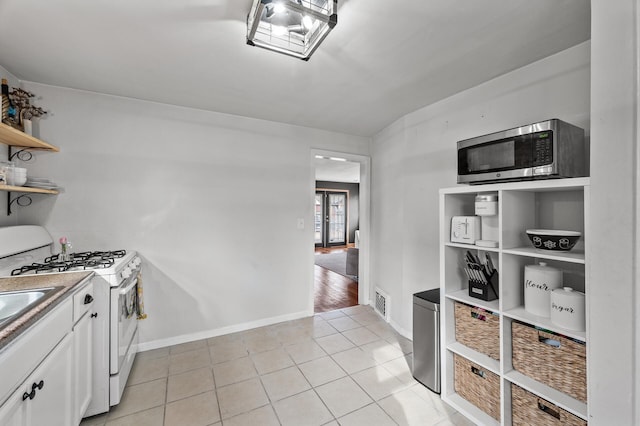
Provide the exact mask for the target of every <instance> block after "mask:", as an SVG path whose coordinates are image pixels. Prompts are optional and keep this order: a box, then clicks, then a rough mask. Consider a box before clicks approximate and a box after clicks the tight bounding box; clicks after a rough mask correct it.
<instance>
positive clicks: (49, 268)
mask: <svg viewBox="0 0 640 426" xmlns="http://www.w3.org/2000/svg"><path fill="white" fill-rule="evenodd" d="M126 254H127V252H126V251H125V250H115V251H87V252H80V253H73V254H71V256H70V257H71V260H67V261H63V260H59V258H60V256H59V255H57V254H54V255H53V256H49V257H47V258H46V259H45V260H44V263H32V264H31V265H25V266H22V267H21V268H17V269H14V270H13V271H11V275H12V276H16V275H24V274H28V273H35V274H42V273H50V272H65V271H70V270H77V269H85V270H86V269H106V268H110V267H111V266H113V265H114V263H115V259H119V258H121V257H124V255H126Z"/></svg>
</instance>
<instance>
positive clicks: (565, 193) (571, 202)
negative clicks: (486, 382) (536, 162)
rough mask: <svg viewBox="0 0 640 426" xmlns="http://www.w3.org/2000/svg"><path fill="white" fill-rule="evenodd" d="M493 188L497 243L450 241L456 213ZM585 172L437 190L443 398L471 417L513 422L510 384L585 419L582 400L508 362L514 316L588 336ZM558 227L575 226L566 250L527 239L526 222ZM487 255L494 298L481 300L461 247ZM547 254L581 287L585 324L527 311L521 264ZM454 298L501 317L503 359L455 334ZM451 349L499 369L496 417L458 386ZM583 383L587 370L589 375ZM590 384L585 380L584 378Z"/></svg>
mask: <svg viewBox="0 0 640 426" xmlns="http://www.w3.org/2000/svg"><path fill="white" fill-rule="evenodd" d="M496 192H497V193H498V217H497V224H498V235H497V237H498V247H497V248H487V247H479V246H475V245H468V244H458V243H451V242H450V226H451V218H452V217H453V216H471V215H474V214H475V209H474V205H475V196H476V195H477V194H479V193H496ZM588 205H589V178H577V179H557V180H546V181H531V182H514V183H501V184H491V185H478V186H458V187H455V188H449V189H442V190H440V287H441V294H442V295H443V296H442V306H441V315H442V317H441V323H442V328H441V341H442V345H441V346H442V399H443V400H445V401H446V402H448V403H449V404H451V405H452V406H453V407H454V408H455V409H457V410H458V411H460V412H461V413H462V414H464V415H465V416H466V417H468V418H469V419H471V420H472V421H473V422H475V423H477V424H482V425H498V424H504V425H510V424H511V423H512V422H511V421H512V403H511V402H512V401H511V397H512V393H511V389H512V384H513V385H518V386H519V387H521V388H523V389H526V390H528V391H530V392H532V393H534V394H536V395H538V396H540V397H542V398H544V399H546V400H547V401H549V402H551V403H553V404H555V405H556V406H557V407H559V408H561V409H563V410H566V411H567V412H569V413H571V414H573V415H575V416H577V417H579V418H580V419H584V420H586V419H587V418H588V409H587V404H586V403H584V402H582V401H579V400H577V399H575V398H572V397H571V396H569V395H566V394H564V393H562V392H560V391H557V390H555V389H552V388H550V387H549V386H547V385H545V384H543V383H539V382H538V381H536V380H534V379H532V378H529V377H527V376H525V375H523V374H521V373H519V372H518V371H516V370H515V369H514V368H513V364H512V337H511V333H512V323H513V322H514V321H518V322H522V323H525V324H528V325H531V326H536V327H539V328H542V329H546V330H550V331H553V332H555V333H558V334H561V335H564V336H567V337H570V338H572V339H575V340H577V341H579V342H583V343H587V342H588V334H589V328H588V326H589V324H588V323H589V321H588V313H589V312H588V306H589V279H588V273H587V269H586V264H587V259H586V258H585V246H586V244H588V243H589V235H588V229H589V226H588V220H589V218H588V215H587V209H585V206H587V207H588ZM531 228H534V229H563V230H573V231H580V232H581V233H582V237H581V239H580V241H579V242H578V244H577V245H576V246H575V247H574V248H573V249H572V250H571V251H568V252H560V251H547V250H537V249H534V248H533V247H532V246H531V243H530V242H529V240H528V238H527V236H526V234H525V230H526V229H531ZM467 250H469V251H471V252H472V253H473V254H476V255H479V257H480V258H484V257H485V256H486V255H488V256H490V258H491V260H492V262H493V263H494V265H495V266H496V268H497V270H498V273H499V279H498V285H499V288H498V294H499V298H498V299H497V300H493V301H484V300H481V299H478V298H475V297H470V296H469V288H468V277H467V276H466V275H465V272H464V270H463V267H464V265H465V262H464V257H465V253H466V251H467ZM539 261H544V262H546V263H547V264H549V265H550V266H553V267H555V268H558V269H561V270H562V271H563V275H564V283H565V285H569V286H571V287H573V288H574V289H575V290H578V291H581V292H584V293H585V294H586V306H587V329H586V331H572V330H567V329H563V328H561V327H558V326H556V325H555V324H553V323H552V322H551V321H550V320H549V319H548V318H543V317H538V316H534V315H531V314H529V313H528V312H527V311H526V310H525V309H524V286H523V273H524V267H525V265H531V264H534V263H537V262H539ZM455 302H462V303H466V304H468V305H472V306H476V307H480V308H483V309H486V310H489V311H492V312H494V313H495V314H497V315H498V317H499V324H500V338H499V343H498V344H499V346H500V347H499V350H500V357H499V358H500V359H499V360H496V359H493V358H490V357H488V356H487V355H485V354H482V353H480V352H478V351H475V350H474V349H471V348H469V347H467V346H465V345H464V344H462V343H460V342H458V341H456V334H455V316H454V306H455ZM454 354H456V355H460V356H463V357H464V358H466V359H468V360H471V361H472V362H473V363H475V364H477V365H478V366H480V367H482V368H483V369H486V370H488V371H490V372H492V373H495V374H497V375H498V376H499V377H500V416H499V417H500V420H496V419H494V418H493V417H491V416H489V415H487V414H486V413H485V412H484V411H482V410H480V409H478V408H477V407H476V406H475V405H474V404H472V403H470V402H468V401H467V400H465V399H463V398H462V397H460V395H459V394H458V393H457V392H456V391H455V386H454V380H455V377H454V376H455V373H454V370H455V367H454ZM587 384H588V375H587ZM587 387H588V386H587Z"/></svg>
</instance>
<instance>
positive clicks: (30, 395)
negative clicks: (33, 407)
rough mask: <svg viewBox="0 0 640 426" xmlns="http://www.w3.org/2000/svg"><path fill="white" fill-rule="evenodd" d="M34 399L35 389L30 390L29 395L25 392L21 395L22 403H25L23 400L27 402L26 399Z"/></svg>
mask: <svg viewBox="0 0 640 426" xmlns="http://www.w3.org/2000/svg"><path fill="white" fill-rule="evenodd" d="M35 397H36V390H35V389H32V390H31V392H30V393H26V392H25V393H24V394H23V395H22V400H23V401H25V400H27V399H33V398H35Z"/></svg>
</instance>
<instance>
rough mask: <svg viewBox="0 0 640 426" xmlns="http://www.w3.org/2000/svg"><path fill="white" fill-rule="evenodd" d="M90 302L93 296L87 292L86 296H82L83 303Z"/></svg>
mask: <svg viewBox="0 0 640 426" xmlns="http://www.w3.org/2000/svg"><path fill="white" fill-rule="evenodd" d="M91 302H93V296H91V295H90V294H87V295H86V296H84V304H85V305H88V304H89V303H91Z"/></svg>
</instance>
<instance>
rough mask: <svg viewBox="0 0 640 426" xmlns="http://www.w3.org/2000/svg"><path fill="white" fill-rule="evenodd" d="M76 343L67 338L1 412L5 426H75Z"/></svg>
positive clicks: (0, 409) (0, 417)
mask: <svg viewBox="0 0 640 426" xmlns="http://www.w3.org/2000/svg"><path fill="white" fill-rule="evenodd" d="M72 343H73V337H72V336H71V335H70V334H67V335H66V337H65V338H64V339H62V341H61V342H60V343H58V345H57V346H56V347H55V349H54V350H53V351H52V352H51V353H50V354H49V355H48V356H47V357H46V358H45V359H44V361H43V362H42V363H41V364H40V366H38V368H37V369H35V370H34V372H33V373H32V374H31V375H30V376H29V377H28V378H27V379H26V380H25V381H24V382H23V383H22V385H20V386H19V387H18V390H17V391H16V392H14V393H13V395H12V396H11V397H10V398H9V400H8V401H7V402H6V403H5V404H4V405H3V406H2V408H0V424H2V425H21V426H22V425H24V426H27V425H52V426H56V425H60V426H67V425H70V424H72V400H71V398H69V395H70V394H71V385H72V369H71V362H72Z"/></svg>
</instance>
